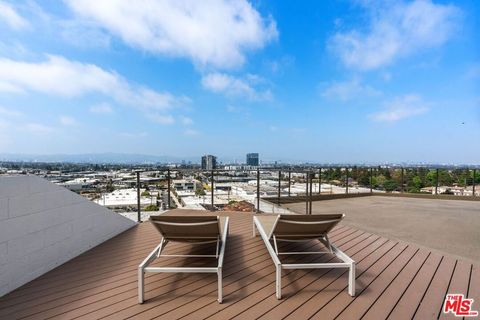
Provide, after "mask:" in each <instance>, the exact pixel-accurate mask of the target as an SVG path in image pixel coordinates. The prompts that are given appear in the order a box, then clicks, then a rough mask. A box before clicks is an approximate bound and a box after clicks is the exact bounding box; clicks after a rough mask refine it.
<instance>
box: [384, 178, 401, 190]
mask: <svg viewBox="0 0 480 320" xmlns="http://www.w3.org/2000/svg"><path fill="white" fill-rule="evenodd" d="M383 187H384V188H385V190H386V191H387V192H391V191H394V190H396V189H397V188H398V183H397V182H396V181H395V180H391V179H390V180H386V181H385V182H384V183H383Z"/></svg>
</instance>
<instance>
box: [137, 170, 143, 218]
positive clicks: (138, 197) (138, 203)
mask: <svg viewBox="0 0 480 320" xmlns="http://www.w3.org/2000/svg"><path fill="white" fill-rule="evenodd" d="M140 210H141V209H140V171H138V170H137V222H142V216H141V211H140Z"/></svg>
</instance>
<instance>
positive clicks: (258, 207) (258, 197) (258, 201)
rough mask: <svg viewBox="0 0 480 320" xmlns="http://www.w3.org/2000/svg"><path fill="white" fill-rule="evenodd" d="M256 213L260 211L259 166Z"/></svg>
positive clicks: (258, 172)
mask: <svg viewBox="0 0 480 320" xmlns="http://www.w3.org/2000/svg"><path fill="white" fill-rule="evenodd" d="M257 213H260V168H257Z"/></svg>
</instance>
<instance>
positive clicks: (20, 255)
mask: <svg viewBox="0 0 480 320" xmlns="http://www.w3.org/2000/svg"><path fill="white" fill-rule="evenodd" d="M134 225H135V222H133V221H131V220H129V219H127V218H125V217H122V216H121V215H118V214H116V213H114V212H112V211H110V210H108V209H105V208H103V207H101V206H99V205H97V204H95V203H93V202H91V201H89V200H88V199H86V198H84V197H82V196H80V195H78V194H76V193H74V192H71V191H69V190H67V189H65V188H64V187H60V186H57V185H55V184H53V183H51V182H49V181H47V180H44V179H42V178H39V177H36V176H0V296H3V295H4V294H6V293H8V292H10V291H12V290H14V289H15V288H17V287H19V286H21V285H23V284H25V283H27V282H29V281H31V280H33V279H35V278H37V277H38V276H40V275H42V274H44V273H45V272H47V271H49V270H51V269H53V268H55V267H56V266H58V265H60V264H63V263H65V262H66V261H68V260H70V259H72V258H73V257H76V256H77V255H79V254H81V253H83V252H85V251H86V250H88V249H90V248H92V247H94V246H96V245H98V244H100V243H102V242H104V241H105V240H108V239H110V238H111V237H113V236H115V235H117V234H119V233H121V232H123V231H125V230H127V229H129V228H130V227H132V226H134Z"/></svg>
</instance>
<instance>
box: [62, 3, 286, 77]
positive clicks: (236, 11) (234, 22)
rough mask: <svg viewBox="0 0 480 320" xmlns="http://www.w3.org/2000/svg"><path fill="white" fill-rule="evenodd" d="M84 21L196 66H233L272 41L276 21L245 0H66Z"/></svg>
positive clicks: (134, 44)
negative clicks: (247, 54) (181, 58)
mask: <svg viewBox="0 0 480 320" xmlns="http://www.w3.org/2000/svg"><path fill="white" fill-rule="evenodd" d="M65 2H66V3H67V4H68V5H69V6H70V8H72V10H73V11H74V12H75V13H76V15H77V17H78V19H84V20H87V21H89V22H90V23H92V22H93V23H96V24H98V26H99V27H100V28H102V29H104V30H106V31H108V32H110V33H111V34H113V35H115V36H117V37H119V38H120V39H122V41H124V42H125V43H126V44H127V45H129V46H132V47H135V48H140V49H142V50H144V51H147V52H151V53H154V54H157V53H159V54H164V55H169V56H178V57H186V58H189V59H191V60H192V61H193V62H194V63H195V64H196V65H198V66H213V67H220V68H231V67H237V66H240V65H242V64H243V63H244V61H245V53H246V52H247V51H249V50H254V49H259V48H262V47H263V46H264V45H265V44H266V43H267V42H269V41H271V40H273V39H276V38H277V36H278V31H277V28H276V24H275V21H274V20H273V19H272V18H271V17H268V18H263V17H262V16H261V15H260V13H259V12H258V11H257V10H256V9H255V8H254V7H253V6H252V5H251V4H250V3H249V2H248V1H246V0H234V1H228V0H209V1H195V0H166V1H154V0H145V1H141V2H138V1H137V2H129V1H121V0H109V1H106V0H103V1H97V0H65Z"/></svg>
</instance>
